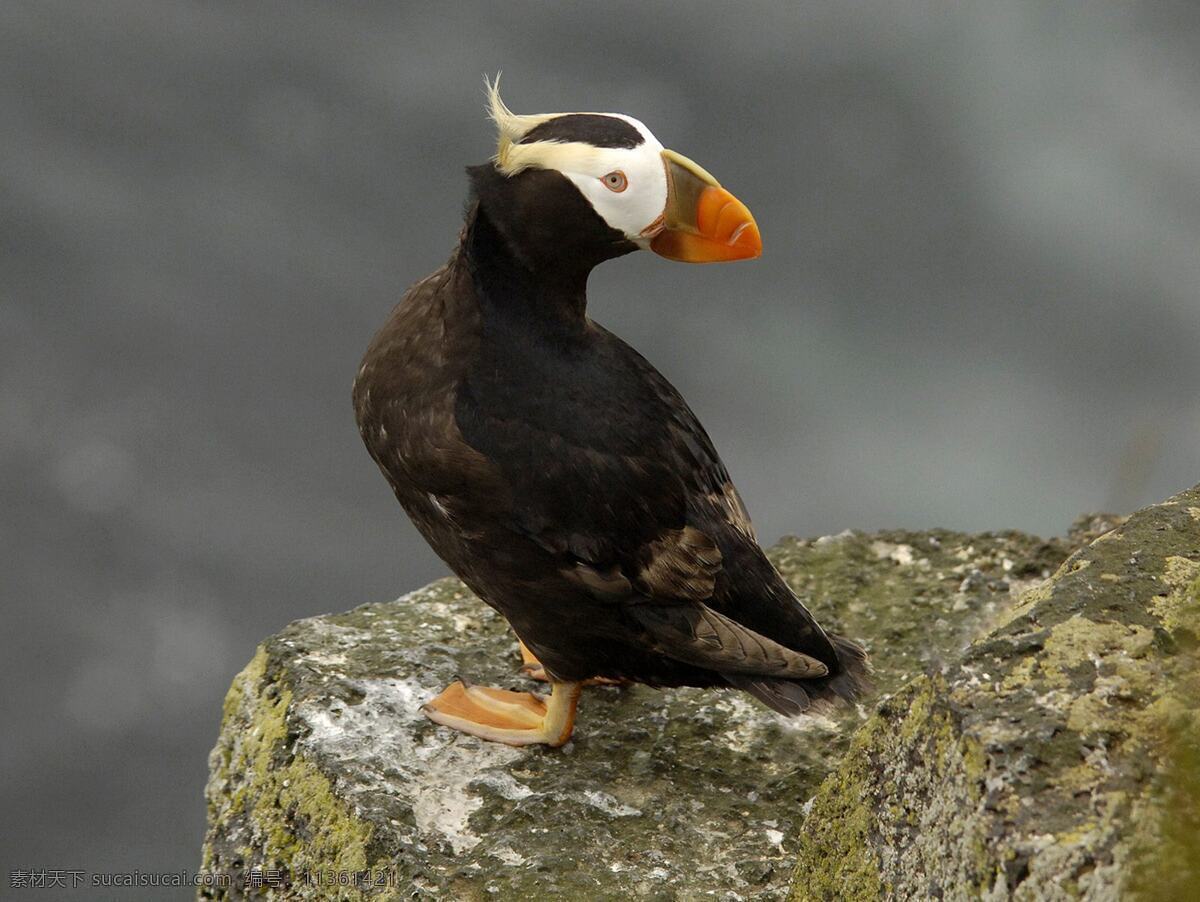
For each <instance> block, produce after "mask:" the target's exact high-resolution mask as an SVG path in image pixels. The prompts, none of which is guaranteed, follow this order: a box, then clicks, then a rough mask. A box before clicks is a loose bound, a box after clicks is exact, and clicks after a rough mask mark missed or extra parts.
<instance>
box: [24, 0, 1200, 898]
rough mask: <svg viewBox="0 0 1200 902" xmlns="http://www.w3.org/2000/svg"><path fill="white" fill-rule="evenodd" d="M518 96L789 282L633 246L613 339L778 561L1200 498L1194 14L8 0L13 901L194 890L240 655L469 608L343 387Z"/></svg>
mask: <svg viewBox="0 0 1200 902" xmlns="http://www.w3.org/2000/svg"><path fill="white" fill-rule="evenodd" d="M498 69H503V70H504V82H503V85H504V94H505V97H506V99H507V101H508V103H509V105H510V106H511V107H512V108H513V109H515V110H517V111H518V112H539V111H551V110H553V111H558V110H616V111H622V112H628V113H630V114H632V115H635V116H638V117H639V118H641V119H643V120H644V121H645V122H646V123H647V124H648V125H649V126H650V127H651V128H652V129H653V130H654V131H655V132H656V134H657V135H658V137H659V138H660V139H661V140H662V141H663V143H664V144H666V145H667V146H668V147H673V148H676V149H678V150H679V151H681V152H683V153H685V154H687V155H689V156H691V157H693V158H694V159H696V160H697V161H699V162H700V163H702V165H704V166H705V167H707V168H708V169H710V170H711V171H712V172H714V173H715V174H716V175H717V176H718V177H719V178H720V179H721V180H722V181H723V182H724V183H725V184H726V185H727V186H728V187H729V188H731V189H732V190H733V191H734V192H735V193H736V194H737V195H738V196H739V197H741V198H742V199H743V200H744V201H745V202H746V203H747V204H748V205H749V206H750V208H751V209H752V210H753V211H754V213H755V215H756V216H757V219H758V222H759V224H760V226H761V228H762V232H763V235H764V240H765V243H766V253H765V256H764V257H763V259H762V260H760V261H758V262H756V263H752V264H738V265H731V266H723V267H687V266H683V265H678V264H672V263H668V262H667V261H664V260H661V259H658V258H656V257H653V256H652V255H649V254H637V255H634V256H633V257H627V258H623V259H621V260H618V261H615V262H612V263H609V264H606V265H605V266H603V267H601V268H600V269H599V270H598V271H597V272H596V273H595V275H594V277H593V280H592V283H591V297H592V302H591V312H592V315H593V316H594V317H595V318H596V319H597V320H599V321H601V322H603V323H604V324H605V325H607V326H608V327H609V328H611V329H613V330H614V331H616V332H617V333H618V334H620V335H622V336H624V337H625V338H626V339H627V340H628V341H630V342H631V343H632V344H633V345H634V346H635V347H637V348H639V349H640V350H641V351H642V352H643V353H645V354H646V355H647V356H648V357H649V358H650V359H651V360H652V361H654V362H655V363H656V364H657V365H658V366H659V367H660V368H661V369H662V370H663V372H665V373H666V374H667V376H668V377H669V378H670V379H672V380H673V381H674V382H675V384H676V385H677V386H679V388H680V389H681V390H682V391H683V393H684V395H685V396H686V397H687V398H688V399H689V400H690V401H691V403H692V405H693V407H694V408H695V409H696V411H697V413H698V414H699V415H700V417H701V419H702V420H703V422H704V423H705V424H706V425H707V427H708V429H709V431H710V432H711V434H712V436H713V438H714V440H715V442H716V444H717V446H718V448H719V449H721V451H722V453H723V455H724V457H725V460H726V462H727V464H728V465H729V468H730V470H731V471H732V473H733V474H734V478H735V480H736V481H737V482H738V484H739V485H740V487H741V489H742V492H743V494H744V495H745V498H746V501H747V503H748V505H749V507H750V510H751V513H752V514H753V515H754V516H755V519H756V521H757V523H758V525H759V529H760V532H761V534H762V537H763V539H764V540H765V541H766V542H772V541H774V540H775V538H776V537H778V536H779V535H780V534H782V533H787V532H793V533H799V534H803V535H815V534H822V533H831V532H838V531H840V530H843V529H846V528H848V527H851V528H856V529H874V528H882V527H912V528H920V527H928V526H946V527H953V528H957V529H966V530H978V529H999V528H1008V527H1016V528H1020V529H1025V530H1030V531H1034V532H1039V533H1042V534H1053V533H1062V532H1063V531H1064V530H1065V529H1066V527H1067V525H1068V524H1069V523H1070V521H1071V520H1072V519H1073V518H1074V517H1075V516H1076V515H1077V514H1079V513H1081V512H1083V511H1089V510H1095V509H1115V510H1118V511H1128V510H1130V509H1132V508H1134V507H1136V506H1139V505H1141V504H1143V503H1146V502H1150V501H1154V500H1156V499H1159V498H1161V497H1165V496H1166V495H1168V494H1170V493H1172V492H1174V491H1176V490H1179V489H1182V488H1184V487H1187V486H1190V485H1191V484H1193V483H1195V482H1196V481H1197V480H1200V6H1198V5H1197V4H1196V3H1194V2H1190V0H1187V2H1176V3H1171V2H1163V0H1158V2H1133V0H1125V2H1114V3H1108V2H1101V0H1088V2H1086V3H1077V4H1062V3H1051V2H1040V3H1035V2H997V0H977V2H960V3H933V2H896V0H876V2H853V3H849V2H848V3H839V4H794V3H778V4H766V5H753V4H750V5H748V4H746V3H737V4H731V3H727V2H712V3H692V4H688V5H680V4H662V5H655V4H647V3H641V2H637V3H604V4H600V3H595V4H587V5H584V4H544V5H542V4H529V3H521V2H513V0H509V2H505V3H502V4H501V3H497V4H476V5H458V4H415V3H414V4H406V3H401V2H395V0H393V2H373V3H354V4H347V3H328V4H316V3H300V2H294V3H286V4H285V3H244V2H205V3H200V2H182V0H136V2H135V0H127V2H112V0H96V2H85V0H43V2H23V0H6V2H4V3H2V4H0V512H2V513H0V593H2V604H3V621H2V622H3V636H4V644H3V662H2V665H0V667H2V673H0V678H2V679H3V710H2V711H0V714H2V715H3V720H2V721H0V736H2V739H0V773H2V774H3V796H2V798H0V818H2V819H3V824H2V825H0V828H2V829H0V844H2V846H0V868H2V869H3V870H4V871H11V870H12V869H15V868H35V867H46V868H77V869H87V870H89V871H103V870H114V869H123V870H131V869H135V868H139V869H141V870H143V871H167V870H177V869H190V868H195V867H196V866H197V864H198V854H199V845H200V838H201V834H202V830H203V821H204V806H203V801H202V794H201V793H202V786H203V782H204V777H205V768H206V764H205V758H206V755H207V752H208V749H209V748H210V746H211V744H212V742H213V740H214V738H215V735H216V731H217V725H218V719H219V715H220V706H221V699H222V696H223V694H224V692H225V689H226V688H227V686H228V684H229V681H230V679H231V678H232V676H233V675H234V673H235V672H236V671H237V670H238V669H239V668H240V667H241V666H242V665H243V664H244V663H245V662H246V661H247V660H248V659H249V658H250V657H251V655H252V653H253V649H254V646H255V644H256V643H257V641H258V640H259V639H260V638H262V637H263V636H265V635H267V634H269V633H271V632H273V631H275V630H277V629H279V628H280V627H281V626H283V625H284V624H285V623H286V622H288V621H289V620H292V619H294V618H297V617H302V616H306V615H311V614H316V613H319V612H323V611H330V610H337V609H343V608H347V607H350V606H353V605H357V604H360V603H362V602H366V601H377V600H382V599H387V598H391V597H394V596H396V595H398V594H400V593H401V592H403V591H405V590H408V589H411V588H414V587H416V586H419V585H421V584H423V583H425V582H426V581H428V580H430V579H432V578H434V577H437V576H439V575H441V574H443V572H444V568H443V566H442V565H441V564H440V562H439V561H438V560H437V559H436V558H435V557H434V556H433V554H432V553H431V552H430V551H429V550H428V549H427V548H426V547H424V545H423V544H422V542H421V541H420V539H419V537H418V536H417V535H416V533H415V532H414V531H413V529H412V528H411V527H410V526H409V524H408V523H407V521H406V519H405V518H404V516H403V512H402V511H401V510H400V508H399V506H398V505H397V504H396V503H395V501H394V500H393V499H392V497H391V495H390V493H389V492H388V490H387V487H386V485H385V483H384V481H383V480H382V478H381V477H380V476H379V475H378V473H377V472H376V471H375V468H374V466H373V465H372V464H371V462H370V460H369V459H368V457H367V455H366V453H365V452H364V451H363V449H362V448H361V447H360V443H359V438H358V435H357V432H356V430H355V427H354V422H353V417H352V413H351V408H350V402H349V391H350V383H351V379H352V377H353V375H354V372H355V369H356V367H357V364H358V360H359V357H360V355H361V353H362V351H363V350H364V349H365V347H366V344H367V341H368V340H369V338H370V336H371V334H372V333H373V331H374V329H375V328H376V327H377V326H378V325H379V324H380V323H381V322H382V321H383V319H384V317H385V316H386V314H387V312H388V310H389V309H390V307H391V306H392V305H393V304H394V303H395V302H396V301H397V300H398V299H399V297H400V296H401V294H402V292H403V291H404V289H405V287H406V286H407V285H408V284H409V283H411V282H412V281H414V280H416V279H417V278H419V277H421V276H423V275H425V274H426V273H427V272H429V271H431V270H432V269H434V268H435V267H437V266H438V265H439V264H440V263H441V262H442V261H443V260H444V258H445V257H446V255H447V253H448V252H449V250H450V248H451V247H452V245H453V244H454V242H455V240H456V235H457V230H458V228H459V224H460V221H461V215H462V209H463V204H464V200H465V180H464V176H463V171H462V169H463V167H464V166H465V165H467V164H470V163H477V162H481V161H482V160H483V159H484V158H486V157H487V156H488V155H489V154H490V153H491V149H492V135H491V130H490V128H489V125H488V123H487V122H486V121H485V119H484V115H483V94H482V90H481V83H482V75H483V73H491V72H495V71H496V70H498ZM8 876H9V875H8V874H7V873H5V874H0V878H2V879H3V882H4V891H7V889H8V886H7V884H8ZM30 892H31V893H32V891H30ZM0 894H2V893H0ZM120 895H121V897H122V898H126V897H130V896H132V895H134V894H133V893H126V892H122V893H121V894H120ZM179 895H180V897H186V896H187V895H189V893H188V892H187V891H180V892H179ZM21 897H22V898H24V896H21ZM148 897H154V898H163V897H164V894H163V893H162V891H155V892H152V893H149V894H148Z"/></svg>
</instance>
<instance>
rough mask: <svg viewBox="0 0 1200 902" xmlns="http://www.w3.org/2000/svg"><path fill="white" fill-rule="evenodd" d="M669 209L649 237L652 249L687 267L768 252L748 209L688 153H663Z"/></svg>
mask: <svg viewBox="0 0 1200 902" xmlns="http://www.w3.org/2000/svg"><path fill="white" fill-rule="evenodd" d="M662 157H663V164H664V165H665V166H666V169H667V207H666V209H665V210H663V215H662V220H661V222H659V223H655V224H654V225H653V226H651V228H650V229H648V230H647V232H646V233H645V234H646V235H647V237H650V249H651V250H652V251H654V252H655V253H656V254H661V255H662V256H664V257H667V258H668V259H671V260H682V261H683V262H684V263H723V262H725V261H727V260H748V259H751V258H754V257H758V256H760V255H761V254H762V236H761V235H759V233H758V225H757V224H756V223H755V222H754V217H753V216H751V215H750V211H749V210H748V209H746V205H745V204H744V203H742V202H741V201H740V200H738V199H737V198H736V197H734V196H733V195H732V194H730V193H729V192H728V191H726V190H725V189H724V188H722V187H721V185H720V183H718V182H717V180H716V179H715V178H713V177H712V176H711V175H709V174H708V173H707V172H705V171H704V170H703V169H702V168H700V167H699V166H698V165H696V164H695V163H693V162H692V161H691V160H689V159H688V158H687V157H685V156H683V155H682V154H678V153H675V151H673V150H664V151H663V152H662Z"/></svg>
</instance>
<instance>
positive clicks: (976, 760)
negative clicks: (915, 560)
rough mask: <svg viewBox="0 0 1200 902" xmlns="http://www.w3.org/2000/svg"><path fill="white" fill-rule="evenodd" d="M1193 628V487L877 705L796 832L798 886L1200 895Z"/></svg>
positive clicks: (1199, 573) (901, 893)
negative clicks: (947, 661) (960, 651)
mask: <svg viewBox="0 0 1200 902" xmlns="http://www.w3.org/2000/svg"><path fill="white" fill-rule="evenodd" d="M1198 633H1200V490H1198V489H1193V490H1192V491H1189V492H1185V493H1183V494H1181V495H1177V496H1176V497H1174V498H1172V499H1170V500H1168V501H1166V502H1164V503H1163V504H1160V505H1155V506H1153V507H1150V508H1147V509H1145V510H1143V511H1139V512H1138V513H1137V514H1134V515H1133V516H1132V517H1130V518H1129V519H1128V520H1127V521H1126V522H1125V523H1124V524H1123V525H1121V526H1119V527H1118V528H1117V529H1115V530H1113V531H1111V532H1109V533H1107V534H1105V535H1102V536H1100V537H1099V538H1098V539H1096V540H1095V541H1093V542H1091V543H1090V544H1089V545H1087V546H1086V547H1083V548H1081V549H1079V550H1078V551H1076V552H1075V553H1074V554H1072V555H1071V556H1070V557H1069V558H1068V559H1067V560H1066V562H1065V563H1064V564H1063V565H1062V567H1061V568H1059V569H1058V571H1057V572H1056V573H1055V574H1054V576H1053V577H1052V578H1051V579H1050V580H1049V581H1048V582H1046V583H1045V584H1043V585H1040V586H1038V587H1036V588H1034V589H1033V590H1031V591H1029V592H1027V593H1026V594H1025V595H1024V596H1023V597H1022V598H1021V599H1020V601H1019V602H1018V603H1017V604H1015V605H1014V606H1013V607H1012V608H1011V609H1009V610H1007V611H1004V612H1003V613H1002V614H1001V616H1000V617H999V619H998V620H997V622H996V623H995V624H993V625H992V627H991V629H989V630H987V631H986V632H985V633H983V634H982V635H981V637H980V638H979V639H977V640H976V641H975V642H974V643H972V644H971V646H970V647H969V648H968V649H967V650H966V652H965V653H964V654H962V655H961V656H958V658H957V659H956V660H954V661H952V662H950V664H949V666H948V667H943V668H940V669H939V670H935V671H932V672H930V673H929V674H927V675H923V676H919V677H917V678H916V679H914V680H912V681H910V682H909V683H908V684H907V685H905V686H904V687H903V688H902V689H901V690H900V691H898V692H896V694H895V695H893V696H892V697H891V698H889V699H887V700H885V701H884V702H883V704H882V705H880V706H879V709H878V711H877V712H876V713H875V714H874V715H873V716H872V717H871V718H870V719H869V720H868V722H867V723H866V724H864V725H863V726H862V727H861V728H860V729H859V730H858V732H857V733H856V734H855V735H854V737H853V739H852V741H851V744H850V749H849V752H848V753H847V754H846V756H845V757H844V759H843V760H842V761H841V763H840V764H839V765H838V766H837V768H836V770H835V771H834V772H833V773H832V774H831V775H830V776H829V778H828V779H827V780H826V781H825V782H824V783H823V785H822V786H821V788H820V790H819V791H818V793H817V795H816V798H815V800H814V801H813V804H812V807H811V811H810V814H809V815H808V817H807V818H806V820H805V822H804V823H803V825H802V826H801V828H800V830H799V831H798V867H797V870H796V875H795V883H794V887H793V892H792V898H793V899H797V900H799V899H839V900H840V899H878V898H884V897H890V898H900V899H910V898H921V899H925V898H946V899H976V898H985V899H1010V898H1015V899H1067V898H1084V899H1118V898H1131V897H1142V898H1147V899H1181V900H1182V899H1195V898H1200V895H1198V893H1200V890H1197V886H1200V840H1198V837H1200V716H1198V715H1197V708H1198V706H1200V669H1198V667H1197V642H1198ZM882 638H883V637H882V635H881V634H878V633H876V634H875V635H874V636H873V639H874V640H875V641H880V640H882Z"/></svg>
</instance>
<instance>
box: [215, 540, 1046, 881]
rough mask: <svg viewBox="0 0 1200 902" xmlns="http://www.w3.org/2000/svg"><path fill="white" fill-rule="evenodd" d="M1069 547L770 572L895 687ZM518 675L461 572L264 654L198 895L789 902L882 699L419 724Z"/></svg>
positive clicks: (950, 654) (621, 698) (232, 732)
mask: <svg viewBox="0 0 1200 902" xmlns="http://www.w3.org/2000/svg"><path fill="white" fill-rule="evenodd" d="M1068 551H1069V548H1068V545H1067V543H1066V542H1064V541H1061V540H1052V541H1042V540H1039V539H1036V538H1033V537H1030V536H1026V535H1022V534H1019V533H1000V534H983V535H963V534H959V533H953V532H947V531H941V530H939V531H933V532H922V533H907V532H887V533H877V534H872V535H862V534H858V533H843V534H842V535H839V536H831V537H825V538H822V539H817V540H815V541H801V540H798V539H785V540H784V541H783V542H781V543H780V544H779V545H778V546H776V548H774V549H773V551H772V555H773V558H774V560H775V562H776V563H777V565H778V566H779V567H780V569H781V571H782V572H783V573H784V575H785V576H786V577H787V578H788V579H789V580H790V582H791V583H792V585H793V587H794V588H795V589H796V591H797V592H798V593H799V595H800V596H801V597H802V598H803V599H804V600H805V601H806V603H808V604H809V605H810V607H811V608H812V609H813V610H814V611H815V612H816V613H817V614H818V615H819V616H820V617H821V619H822V621H823V622H825V623H827V624H828V625H829V626H830V627H832V628H835V629H838V630H840V631H842V632H845V633H846V634H848V635H851V636H857V637H861V638H862V639H864V640H865V641H866V643H867V645H868V646H869V647H870V650H871V652H872V655H873V659H874V662H875V666H876V680H877V683H878V686H879V689H880V691H881V692H884V693H888V692H893V691H895V690H897V689H898V688H899V687H900V685H901V684H902V683H903V682H904V680H905V679H907V678H908V677H910V676H912V675H914V674H920V673H924V672H927V671H930V670H932V671H938V670H940V669H943V668H948V667H954V666H956V665H955V662H956V661H957V660H958V659H959V657H960V655H961V653H962V650H963V648H965V647H966V645H967V644H968V642H969V641H970V640H971V638H973V637H974V636H976V635H977V634H978V633H979V632H980V630H981V629H983V628H984V627H985V625H987V624H990V623H992V622H993V621H995V620H997V618H1001V617H1003V616H1005V615H1006V613H1007V612H1008V611H1009V609H1010V608H1011V606H1012V604H1013V599H1014V598H1015V597H1016V595H1017V594H1018V592H1019V591H1020V590H1022V589H1023V588H1027V587H1029V586H1030V585H1033V584H1035V583H1036V582H1037V581H1038V580H1040V579H1042V578H1044V577H1046V576H1048V575H1049V574H1050V573H1051V572H1052V571H1053V569H1054V568H1055V567H1056V566H1058V564H1059V563H1060V562H1061V561H1062V560H1063V558H1065V557H1066V555H1067V553H1068ZM1021 616H1024V615H1021ZM1014 622H1015V623H1018V624H1021V623H1025V621H1024V620H1020V619H1018V620H1017V621H1014ZM1030 641H1033V640H1030ZM518 663H519V659H518V657H517V654H516V643H515V641H514V639H513V637H512V635H511V633H509V632H508V630H507V629H506V626H505V624H504V623H503V622H502V620H501V619H500V618H499V617H498V616H497V615H495V614H494V613H493V612H492V611H491V609H489V608H487V607H486V606H485V605H484V604H482V603H481V602H479V601H478V600H477V599H475V598H473V597H472V596H471V595H470V594H469V593H468V592H467V591H466V590H465V589H464V587H463V586H462V584H461V583H459V582H458V581H457V580H452V579H447V580H442V581H440V582H438V583H435V584H433V585H432V586H430V587H428V588H426V589H423V590H420V591H418V592H414V593H412V594H411V595H408V596H405V597H404V598H401V599H400V600H399V601H395V602H391V603H387V604H372V605H366V606H363V607H360V608H356V609H354V610H352V611H349V612H348V613H344V614H335V615H329V616H324V617H316V618H311V619H308V620H301V621H298V622H296V623H293V624H291V625H290V626H288V627H287V628H286V629H285V630H283V632H281V633H280V634H279V635H277V636H273V637H271V638H269V639H267V640H266V641H265V642H263V643H262V645H261V646H260V647H259V649H258V653H257V654H256V655H255V657H254V659H253V661H251V662H250V664H249V666H248V667H247V668H246V669H245V670H244V671H243V672H242V673H241V674H240V675H239V676H238V677H237V679H236V680H235V681H234V683H233V686H232V688H231V689H230V691H229V694H228V697H227V698H226V700H225V710H224V717H223V721H222V727H221V733H220V737H219V739H218V741H217V745H216V747H215V748H214V749H213V752H212V755H211V757H210V762H209V763H210V769H211V776H210V780H209V783H208V787H207V793H206V794H207V800H208V832H207V836H206V839H205V844H204V870H205V871H206V872H220V873H225V874H229V875H231V876H232V877H233V884H232V885H231V886H228V887H224V888H221V887H214V888H206V889H203V890H202V891H201V897H202V898H222V899H224V898H229V899H238V898H244V897H246V896H248V895H250V896H254V895H279V896H286V897H287V898H315V899H319V898H330V897H331V896H333V895H335V894H341V895H357V893H356V892H352V891H351V890H350V889H348V888H346V886H345V884H347V883H351V884H352V883H353V882H354V880H355V875H356V874H357V875H359V879H361V876H362V874H363V872H367V871H370V874H371V879H372V880H373V881H378V882H379V883H381V884H382V885H381V886H377V887H376V886H372V887H370V888H369V893H367V894H373V893H378V894H379V896H380V897H383V898H392V897H395V898H399V897H401V896H403V897H405V898H411V897H412V896H413V895H414V894H415V895H416V896H417V897H426V896H428V897H432V896H438V897H442V898H455V899H484V898H502V899H511V898H558V897H562V898H572V899H582V898H586V899H610V898H611V899H628V898H648V899H674V898H686V899H692V898H729V899H778V898H780V897H781V896H782V895H783V894H785V893H786V892H787V887H788V885H789V882H790V877H791V872H792V870H793V864H794V861H795V852H794V850H795V843H796V837H797V834H798V831H799V829H800V825H801V821H802V820H803V816H804V814H803V811H804V806H805V802H806V800H808V799H810V798H811V797H812V796H813V793H814V792H815V791H816V789H817V787H818V785H819V784H820V782H821V780H822V779H823V778H824V777H825V776H826V775H827V774H828V773H829V771H830V769H831V768H832V767H833V766H835V765H836V764H837V762H838V761H839V759H840V758H841V757H842V755H843V753H844V752H845V750H846V748H847V745H848V743H849V738H850V734H851V732H852V730H853V729H854V727H856V726H858V725H859V724H861V723H862V722H863V720H865V718H866V715H867V710H868V709H870V708H873V707H874V704H875V700H874V699H871V700H868V701H867V704H866V705H865V706H864V707H863V709H862V710H859V711H853V710H851V711H846V712H844V713H843V714H841V715H839V716H838V718H837V719H836V720H816V719H809V720H799V721H789V720H786V719H784V718H782V717H780V716H778V715H776V714H774V713H772V712H770V711H768V710H766V709H765V708H763V707H761V706H759V705H758V703H756V702H754V701H753V700H752V699H750V698H749V697H748V696H745V695H743V694H740V693H735V692H716V691H697V690H688V689H681V690H672V691H655V690H651V689H648V688H646V687H631V688H614V687H596V688H589V689H586V690H585V695H584V699H583V701H582V703H581V707H580V715H579V722H578V726H577V728H576V732H575V738H574V739H573V741H572V742H571V743H570V744H568V745H567V746H566V747H564V748H563V749H561V750H545V749H540V748H535V749H526V750H517V749H511V748H508V747H506V746H500V745H494V744H490V743H484V742H481V741H479V740H477V739H474V738H472V737H469V736H464V735H462V734H457V733H453V732H451V731H449V730H446V729H444V728H440V727H437V726H435V725H433V724H432V723H430V722H428V721H426V720H425V718H423V717H422V716H421V715H420V713H419V712H418V706H419V704H420V703H421V702H422V701H424V700H426V699H429V698H430V697H432V696H433V695H434V694H436V693H437V692H438V691H439V690H440V689H441V688H443V687H444V686H445V685H446V684H447V683H448V682H450V681H451V680H452V679H454V678H455V676H456V675H458V674H463V675H465V676H468V677H469V678H471V679H473V680H475V681H477V682H482V683H492V684H495V685H509V686H515V687H522V686H524V687H526V688H528V686H529V685H530V684H529V682H528V681H526V680H524V679H522V678H521V677H520V676H519V675H518V673H517V667H518ZM898 698H899V697H898ZM895 704H899V702H896V703H895ZM822 804H827V803H825V802H823V803H822ZM806 848H810V846H806ZM331 883H332V884H337V883H341V884H342V885H343V886H342V888H341V889H337V888H332V887H331V886H330V885H329V884H331ZM255 884H259V885H255ZM262 884H265V886H263V885H262ZM273 887H279V889H274V888H273ZM366 892H367V891H366V890H364V893H366Z"/></svg>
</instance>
